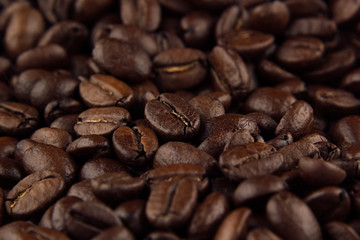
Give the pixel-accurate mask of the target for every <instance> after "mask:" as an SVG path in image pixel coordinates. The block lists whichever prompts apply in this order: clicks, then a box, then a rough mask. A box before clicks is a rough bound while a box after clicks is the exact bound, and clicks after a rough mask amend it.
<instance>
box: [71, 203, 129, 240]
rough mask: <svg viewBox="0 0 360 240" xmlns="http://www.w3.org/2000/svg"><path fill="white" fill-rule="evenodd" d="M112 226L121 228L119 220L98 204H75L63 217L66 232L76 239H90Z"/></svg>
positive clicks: (107, 208) (109, 210)
mask: <svg viewBox="0 0 360 240" xmlns="http://www.w3.org/2000/svg"><path fill="white" fill-rule="evenodd" d="M112 226H122V223H121V220H120V219H119V218H118V217H116V215H115V213H114V212H113V211H112V210H111V209H110V208H109V207H107V206H106V205H104V204H102V203H99V202H91V201H89V202H77V203H75V204H73V205H72V206H71V207H70V209H69V210H68V211H67V212H66V215H65V229H66V232H68V233H69V234H70V235H71V236H73V237H74V238H76V239H90V238H92V237H94V236H96V235H98V234H99V233H100V232H101V231H103V230H105V229H107V228H110V227H112Z"/></svg>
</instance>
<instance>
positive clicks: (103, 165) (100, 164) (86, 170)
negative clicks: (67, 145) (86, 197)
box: [79, 157, 130, 180]
mask: <svg viewBox="0 0 360 240" xmlns="http://www.w3.org/2000/svg"><path fill="white" fill-rule="evenodd" d="M114 172H121V173H122V174H124V173H126V172H127V169H126V167H125V166H124V165H122V164H121V163H120V162H119V161H117V160H115V159H112V158H104V157H95V158H93V159H90V160H88V161H86V163H85V164H84V165H83V166H82V167H81V169H80V172H79V178H80V180H84V179H93V178H97V177H99V176H101V175H104V174H106V173H114ZM129 176H130V174H129Z"/></svg>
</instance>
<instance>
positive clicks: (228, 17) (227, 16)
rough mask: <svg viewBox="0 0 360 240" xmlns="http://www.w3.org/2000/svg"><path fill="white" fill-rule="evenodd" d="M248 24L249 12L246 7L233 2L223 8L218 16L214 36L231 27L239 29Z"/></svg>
mask: <svg viewBox="0 0 360 240" xmlns="http://www.w3.org/2000/svg"><path fill="white" fill-rule="evenodd" d="M248 25H249V13H248V11H247V9H246V8H244V7H243V6H241V5H239V4H234V5H231V6H229V7H228V8H227V9H225V10H224V11H223V12H222V14H221V16H220V17H219V19H218V21H217V23H216V26H215V36H216V38H219V37H220V36H221V35H223V34H224V33H226V32H227V31H229V30H231V29H236V30H239V29H241V28H244V27H247V26H248Z"/></svg>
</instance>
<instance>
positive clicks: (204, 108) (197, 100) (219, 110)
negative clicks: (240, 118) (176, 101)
mask: <svg viewBox="0 0 360 240" xmlns="http://www.w3.org/2000/svg"><path fill="white" fill-rule="evenodd" d="M189 104H190V105H191V106H192V107H193V108H194V109H195V110H197V111H198V113H199V115H200V119H201V122H204V121H206V120H207V119H210V118H213V117H217V116H221V115H224V114H225V108H224V105H223V104H222V103H221V102H220V101H219V100H217V99H215V98H213V97H210V96H209V95H198V96H196V97H193V98H192V99H191V100H190V101H189Z"/></svg>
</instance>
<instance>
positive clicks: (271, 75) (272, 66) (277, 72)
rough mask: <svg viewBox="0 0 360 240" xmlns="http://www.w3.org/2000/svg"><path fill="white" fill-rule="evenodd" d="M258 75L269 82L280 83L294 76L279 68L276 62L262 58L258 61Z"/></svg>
mask: <svg viewBox="0 0 360 240" xmlns="http://www.w3.org/2000/svg"><path fill="white" fill-rule="evenodd" d="M258 68H259V75H260V76H261V77H262V78H263V80H264V81H267V82H269V83H270V84H276V83H282V82H285V81H287V80H291V79H294V78H296V76H295V75H293V74H292V73H290V72H288V71H286V70H285V69H283V68H281V67H280V66H279V65H277V64H276V63H274V62H272V61H269V60H266V59H263V60H261V62H260V63H259V66H258Z"/></svg>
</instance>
